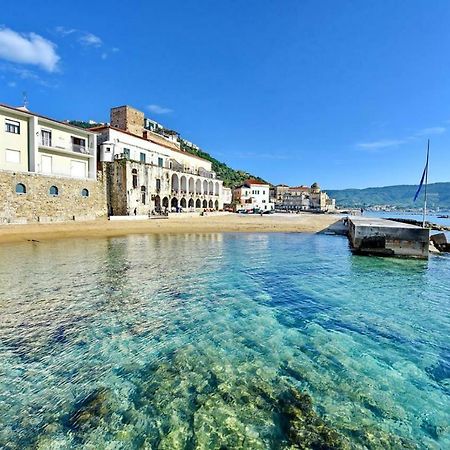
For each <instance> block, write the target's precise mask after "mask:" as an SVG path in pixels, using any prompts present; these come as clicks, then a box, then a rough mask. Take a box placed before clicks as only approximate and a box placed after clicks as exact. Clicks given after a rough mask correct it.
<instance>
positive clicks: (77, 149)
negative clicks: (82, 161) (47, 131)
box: [40, 139, 94, 155]
mask: <svg viewBox="0 0 450 450" xmlns="http://www.w3.org/2000/svg"><path fill="white" fill-rule="evenodd" d="M40 146H41V147H47V148H51V149H53V150H62V151H64V152H74V153H81V154H82V155H93V154H94V150H93V149H92V148H89V147H86V146H85V145H79V144H69V145H67V146H66V145H54V144H53V143H52V140H51V139H42V140H41V143H40Z"/></svg>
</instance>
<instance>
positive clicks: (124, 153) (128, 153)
mask: <svg viewBox="0 0 450 450" xmlns="http://www.w3.org/2000/svg"><path fill="white" fill-rule="evenodd" d="M130 154H131V152H130V149H129V148H124V149H123V156H125V158H126V159H130Z"/></svg>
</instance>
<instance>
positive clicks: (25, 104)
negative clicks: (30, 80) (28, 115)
mask: <svg viewBox="0 0 450 450" xmlns="http://www.w3.org/2000/svg"><path fill="white" fill-rule="evenodd" d="M22 97H23V107H24V108H25V109H28V94H27V91H23V92H22Z"/></svg>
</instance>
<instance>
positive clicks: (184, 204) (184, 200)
mask: <svg viewBox="0 0 450 450" xmlns="http://www.w3.org/2000/svg"><path fill="white" fill-rule="evenodd" d="M180 206H181V207H182V208H186V199H185V198H184V197H183V198H182V199H181V200H180Z"/></svg>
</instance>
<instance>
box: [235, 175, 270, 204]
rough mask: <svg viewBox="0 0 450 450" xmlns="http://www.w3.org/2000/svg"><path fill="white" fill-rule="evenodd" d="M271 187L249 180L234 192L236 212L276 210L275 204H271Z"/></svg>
mask: <svg viewBox="0 0 450 450" xmlns="http://www.w3.org/2000/svg"><path fill="white" fill-rule="evenodd" d="M269 188H270V186H269V185H268V184H266V183H263V182H261V181H258V180H253V179H250V180H247V181H246V182H245V183H244V184H242V185H241V186H238V187H237V188H235V189H234V190H233V201H234V203H235V208H236V210H240V209H245V210H252V209H259V210H261V211H268V210H272V209H274V204H273V203H272V202H270V197H269Z"/></svg>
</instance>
